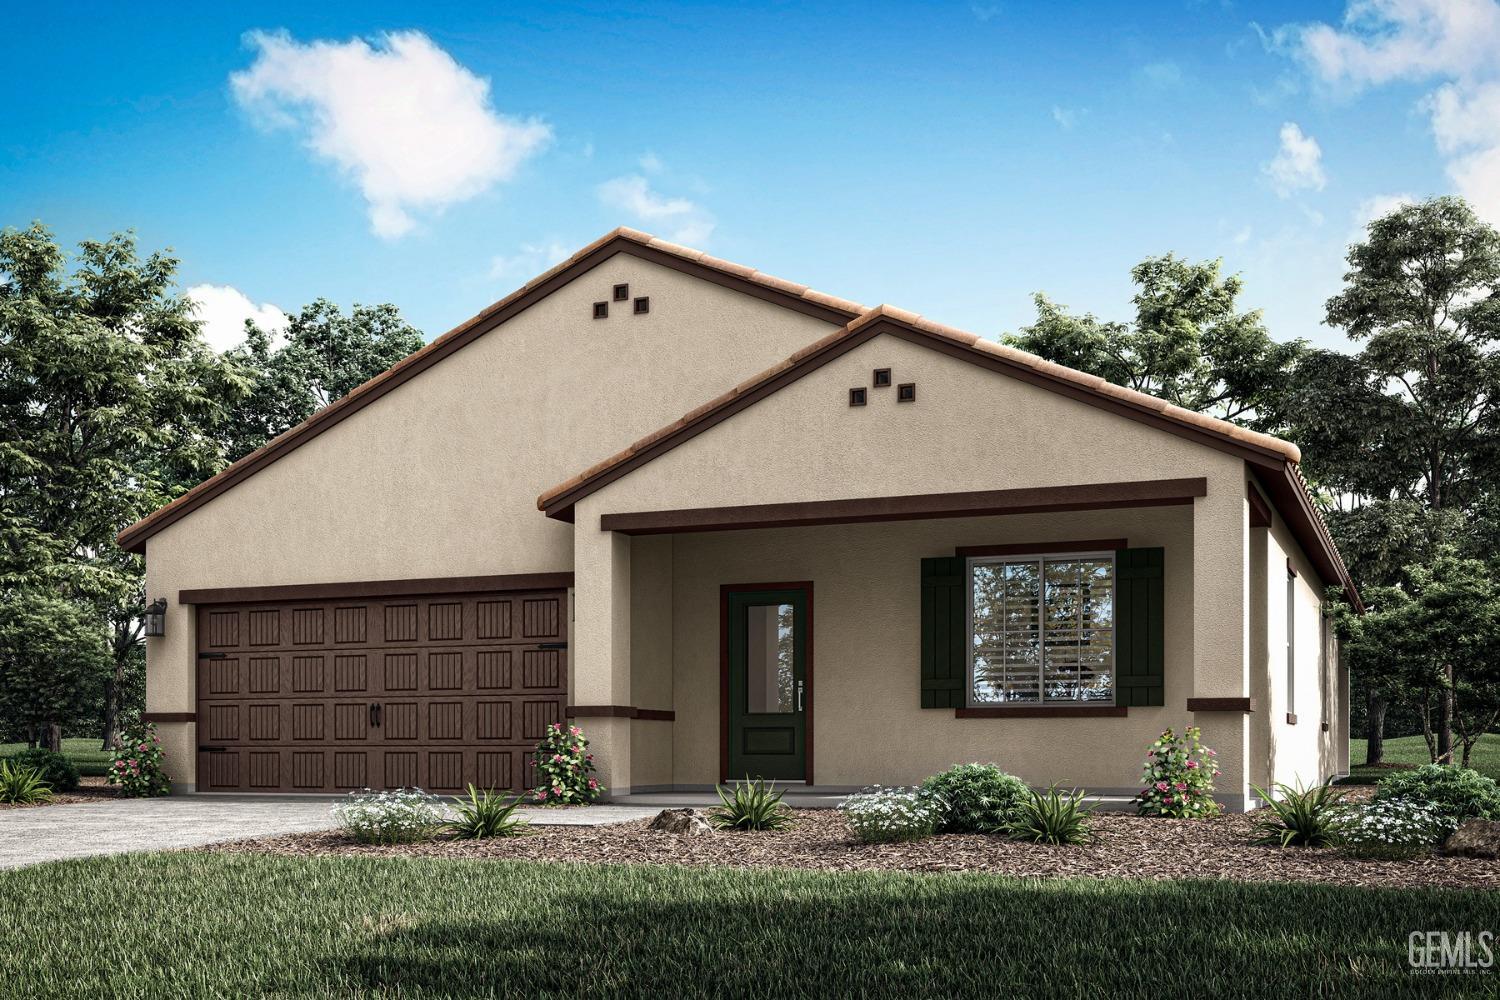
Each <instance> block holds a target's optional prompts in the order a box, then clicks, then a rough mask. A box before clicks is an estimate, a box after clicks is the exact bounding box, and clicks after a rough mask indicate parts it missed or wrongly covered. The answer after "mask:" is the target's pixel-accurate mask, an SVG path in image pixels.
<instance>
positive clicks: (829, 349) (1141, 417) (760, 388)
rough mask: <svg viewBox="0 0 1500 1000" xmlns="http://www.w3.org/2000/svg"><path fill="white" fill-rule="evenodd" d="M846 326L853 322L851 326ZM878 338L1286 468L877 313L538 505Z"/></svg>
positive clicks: (566, 516) (649, 455)
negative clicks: (923, 349) (924, 349)
mask: <svg viewBox="0 0 1500 1000" xmlns="http://www.w3.org/2000/svg"><path fill="white" fill-rule="evenodd" d="M851 325H852V324H851ZM881 334H890V335H892V336H894V337H898V338H900V339H902V340H906V341H909V342H911V343H914V344H918V345H920V346H923V347H929V348H931V349H933V350H935V351H938V352H940V353H943V354H947V355H949V356H951V357H954V358H958V359H959V360H961V361H967V362H969V363H970V364H974V365H977V366H979V367H981V368H988V369H990V370H991V371H995V372H999V373H1001V374H1004V375H1009V376H1011V377H1012V378H1016V379H1019V380H1021V381H1022V382H1026V383H1029V384H1031V385H1037V386H1040V387H1042V388H1045V389H1049V390H1051V391H1053V392H1057V393H1059V394H1061V395H1063V396H1067V397H1068V398H1070V399H1076V400H1079V401H1080V402H1084V403H1088V404H1090V405H1092V406H1096V407H1098V408H1100V409H1102V410H1105V411H1107V412H1110V413H1115V414H1118V415H1120V416H1124V417H1128V418H1130V419H1132V420H1137V421H1139V422H1141V423H1144V424H1147V425H1148V426H1151V427H1156V428H1158V429H1160V430H1164V431H1167V432H1168V433H1171V434H1174V435H1176V436H1178V437H1182V438H1186V439H1187V440H1189V441H1195V442H1197V443H1199V444H1203V445H1206V446H1208V447H1210V448H1214V449H1216V450H1218V451H1223V452H1227V453H1229V454H1232V455H1235V456H1237V457H1239V458H1243V459H1245V460H1246V461H1248V462H1251V463H1254V464H1255V465H1257V466H1261V467H1264V468H1268V469H1270V468H1276V467H1278V466H1281V465H1283V464H1285V463H1286V461H1287V459H1286V458H1285V457H1283V456H1282V455H1281V454H1280V453H1278V452H1275V451H1272V450H1270V449H1267V448H1261V447H1257V446H1255V445H1253V444H1250V443H1247V442H1243V441H1238V440H1235V439H1232V438H1229V437H1226V436H1224V435H1221V434H1215V433H1212V432H1210V431H1208V430H1205V429H1203V428H1201V427H1196V426H1194V425H1192V424H1186V423H1182V422H1181V421H1178V420H1174V419H1172V418H1170V417H1166V416H1163V415H1162V414H1160V413H1158V412H1156V411H1155V410H1152V409H1150V408H1148V407H1145V406H1142V405H1140V404H1138V403H1134V402H1131V401H1130V400H1127V399H1122V398H1120V397H1117V396H1113V395H1107V394H1105V393H1101V392H1098V391H1095V390H1092V389H1089V388H1086V387H1085V386H1082V385H1079V384H1077V383H1075V382H1072V381H1069V380H1068V379H1065V378H1062V377H1060V376H1058V375H1055V374H1052V373H1050V372H1048V371H1045V370H1042V369H1038V368H1034V367H1032V366H1030V365H1026V364H1023V363H1021V362H1019V361H1015V360H1012V359H1010V358H1006V357H1003V356H1001V355H998V354H992V353H990V352H989V351H985V350H980V349H978V348H975V347H971V346H969V345H967V344H964V343H962V342H960V341H957V340H952V339H950V338H948V337H944V336H942V335H941V334H937V333H931V332H928V331H926V330H922V329H920V328H918V327H915V326H912V325H910V324H907V323H904V322H901V321H899V320H896V319H893V318H891V317H889V316H882V317H880V318H878V319H874V320H871V321H869V322H867V323H864V324H863V325H860V326H856V327H855V328H854V329H852V330H845V331H840V332H838V333H835V334H831V335H829V336H828V337H825V338H824V339H823V340H821V341H818V342H816V343H815V344H812V345H809V347H808V348H804V351H805V353H803V352H798V354H795V355H793V356H792V359H791V360H790V361H789V362H784V363H783V364H782V365H780V366H777V367H776V368H773V369H771V370H769V371H768V372H767V373H766V374H765V375H763V376H762V377H761V379H760V381H758V382H754V383H753V384H750V385H748V386H746V387H745V388H744V389H743V391H738V390H737V391H734V392H732V393H729V394H727V395H725V396H724V397H721V398H720V399H719V400H716V401H714V402H711V403H708V404H706V405H705V406H703V407H701V408H700V409H699V410H695V411H692V412H691V413H689V414H688V415H687V416H686V417H683V418H682V419H680V420H678V421H677V422H676V424H673V425H669V426H668V427H666V428H663V429H662V430H660V431H658V432H657V433H656V434H654V435H651V436H649V437H647V438H644V439H642V441H640V442H637V443H636V445H632V446H631V449H627V451H628V452H629V453H628V454H622V455H621V456H617V457H615V458H610V459H606V460H605V461H604V462H602V463H600V465H599V466H596V467H595V468H596V470H597V471H594V472H586V473H584V474H583V475H582V478H581V479H580V481H579V482H577V483H574V484H573V485H571V486H568V487H567V488H566V489H563V490H561V491H560V492H558V493H556V494H555V495H552V496H548V495H547V494H543V495H542V498H541V499H540V500H539V501H538V507H539V508H540V509H541V510H542V511H543V512H544V513H546V515H547V516H548V517H553V518H557V519H559V520H563V521H572V520H573V505H574V504H576V503H577V502H578V501H579V500H582V499H583V498H584V497H586V496H588V495H589V494H591V493H594V492H596V491H597V490H600V489H603V488H604V487H605V486H607V485H609V484H610V483H612V482H614V481H615V480H616V479H619V478H620V477H621V476H624V475H625V474H627V473H629V472H631V471H633V470H635V469H637V468H639V467H640V466H642V465H645V464H646V463H648V462H650V461H652V460H653V459H655V458H657V457H659V456H661V455H663V454H665V453H666V452H668V451H671V450H672V449H673V448H676V447H677V446H678V445H680V444H683V443H685V442H687V441H689V440H691V439H692V438H694V437H697V436H698V435H699V434H702V433H703V432H704V431H706V430H708V429H709V428H711V427H713V426H714V425H715V424H718V423H721V422H722V421H724V420H727V419H729V418H730V417H732V416H734V415H735V414H736V413H739V412H740V411H741V410H744V409H746V408H747V407H749V406H751V405H753V404H755V403H757V402H759V401H760V400H762V399H764V398H766V397H767V396H769V395H771V394H773V393H775V392H777V391H779V390H780V389H782V388H785V387H786V386H788V385H790V384H792V383H793V382H795V381H797V380H798V379H800V378H802V377H803V376H804V375H809V374H811V373H812V372H814V371H816V370H818V369H819V368H821V367H822V366H823V365H825V364H827V363H828V362H830V361H833V360H834V359H836V358H838V357H841V356H842V355H844V354H847V353H848V352H849V351H852V350H853V349H854V348H856V347H858V346H860V345H861V344H864V343H867V342H868V341H870V340H872V339H873V338H875V337H877V336H879V335H881Z"/></svg>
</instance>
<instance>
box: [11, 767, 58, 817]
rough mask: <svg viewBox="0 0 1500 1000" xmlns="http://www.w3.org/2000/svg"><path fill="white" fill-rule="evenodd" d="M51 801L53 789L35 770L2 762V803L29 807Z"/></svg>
mask: <svg viewBox="0 0 1500 1000" xmlns="http://www.w3.org/2000/svg"><path fill="white" fill-rule="evenodd" d="M50 801H52V789H50V788H48V787H47V783H46V782H45V781H43V780H42V776H41V775H40V774H38V773H37V771H36V769H35V768H32V767H26V766H24V765H21V764H18V763H16V762H15V761H13V760H0V802H8V803H13V804H16V805H26V806H29V805H35V804H36V803H38V802H50Z"/></svg>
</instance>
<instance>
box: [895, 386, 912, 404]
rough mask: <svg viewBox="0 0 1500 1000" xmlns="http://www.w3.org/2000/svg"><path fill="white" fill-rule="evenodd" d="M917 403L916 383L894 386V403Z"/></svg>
mask: <svg viewBox="0 0 1500 1000" xmlns="http://www.w3.org/2000/svg"><path fill="white" fill-rule="evenodd" d="M916 401H917V383H915V382H902V383H901V384H900V385H898V386H896V402H898V403H915V402H916Z"/></svg>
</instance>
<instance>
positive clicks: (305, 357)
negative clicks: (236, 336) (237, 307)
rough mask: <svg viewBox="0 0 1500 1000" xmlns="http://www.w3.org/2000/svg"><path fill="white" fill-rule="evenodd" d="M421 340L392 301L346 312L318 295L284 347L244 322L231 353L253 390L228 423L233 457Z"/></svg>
mask: <svg viewBox="0 0 1500 1000" xmlns="http://www.w3.org/2000/svg"><path fill="white" fill-rule="evenodd" d="M422 343H423V338H422V334H421V331H419V330H417V329H416V328H414V327H412V326H411V325H409V324H408V323H407V322H406V321H405V320H403V319H402V318H401V313H400V311H399V310H397V308H396V307H395V306H393V305H389V304H384V305H378V306H362V305H358V304H356V305H355V306H354V308H353V310H352V312H351V313H350V315H348V316H345V315H344V314H343V313H342V312H341V311H340V310H339V307H338V306H337V305H335V304H334V303H332V302H329V301H328V300H326V299H318V300H317V301H315V302H313V303H311V304H309V305H307V306H304V307H303V309H302V311H301V312H300V313H299V314H298V315H297V316H296V317H294V318H293V319H292V321H291V324H290V325H289V327H288V329H287V332H286V339H285V341H284V343H282V344H281V345H280V346H276V344H275V343H274V339H273V337H272V336H271V334H269V333H268V332H266V331H265V330H262V329H260V328H259V327H257V326H255V324H254V323H253V322H250V321H248V320H247V321H246V337H245V343H244V345H243V346H242V347H239V348H237V349H236V350H235V351H234V352H232V355H231V356H232V357H233V358H234V360H235V361H236V362H237V363H238V364H240V365H242V366H244V367H245V368H246V369H248V370H249V371H251V372H253V373H254V374H253V388H252V389H251V392H250V394H249V395H248V396H247V397H246V398H245V400H244V402H243V403H241V404H240V406H239V407H237V409H236V411H235V414H234V418H233V420H232V421H231V423H230V434H229V438H228V441H227V444H226V448H227V451H228V452H229V456H230V458H231V460H233V459H236V458H239V457H241V456H243V455H247V454H249V453H250V452H252V451H254V450H255V449H257V448H260V447H262V446H264V445H265V444H266V443H267V442H269V441H270V440H271V439H272V438H274V437H276V436H277V435H278V434H281V433H283V432H285V431H287V430H290V429H291V428H293V427H295V426H297V425H298V424H300V423H301V422H302V421H304V420H306V419H307V418H308V417H310V416H312V415H313V413H314V412H315V411H316V410H318V409H320V408H322V407H324V406H327V405H328V404H329V403H331V402H333V401H334V400H336V399H339V398H341V397H343V396H345V395H347V394H348V393H349V392H350V391H351V390H353V389H354V388H356V387H357V386H359V385H361V384H362V383H364V382H366V381H368V380H369V379H372V378H374V377H375V376H376V375H379V374H380V373H381V372H383V371H385V370H386V369H388V368H390V367H391V366H392V365H394V364H396V363H397V362H398V361H400V360H401V359H403V358H405V357H406V356H407V355H409V354H411V353H412V352H413V351H416V350H417V349H419V348H420V347H421V346H422Z"/></svg>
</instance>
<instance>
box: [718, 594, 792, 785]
mask: <svg viewBox="0 0 1500 1000" xmlns="http://www.w3.org/2000/svg"><path fill="white" fill-rule="evenodd" d="M810 592H811V584H785V585H779V586H776V587H768V588H765V589H755V590H752V589H740V588H728V589H727V591H726V595H725V598H726V599H725V601H724V614H725V616H726V621H725V623H724V624H725V629H724V634H725V640H726V642H727V646H728V648H727V649H726V651H725V653H726V661H727V666H728V670H727V671H726V680H727V685H726V686H727V690H726V691H725V692H724V695H725V701H726V706H727V709H728V712H727V714H728V723H729V725H728V741H727V742H728V746H727V748H726V749H727V753H726V755H725V757H726V764H725V766H726V773H725V775H724V776H725V778H727V779H728V780H730V781H736V780H739V779H741V778H745V777H751V778H766V779H771V780H776V781H805V780H808V766H807V764H808V754H807V730H808V718H809V716H810V714H811V713H810V712H809V697H808V696H809V694H810V693H811V692H810V690H809V683H808V682H809V680H810V677H809V671H808V659H809V656H808V653H809V648H810V642H811V631H812V620H811V613H810V612H811V608H810V604H811V602H810V600H809V598H810Z"/></svg>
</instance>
